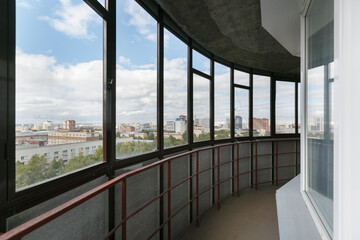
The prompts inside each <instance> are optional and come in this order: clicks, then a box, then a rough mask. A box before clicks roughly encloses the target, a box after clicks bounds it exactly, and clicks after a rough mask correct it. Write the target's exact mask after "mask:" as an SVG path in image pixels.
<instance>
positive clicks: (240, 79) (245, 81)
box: [234, 70, 250, 87]
mask: <svg viewBox="0 0 360 240" xmlns="http://www.w3.org/2000/svg"><path fill="white" fill-rule="evenodd" d="M249 79H250V74H248V73H245V72H241V71H238V70H234V83H235V84H240V85H243V86H247V87H248V86H249Z"/></svg>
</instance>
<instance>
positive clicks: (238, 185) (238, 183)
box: [236, 143, 240, 197]
mask: <svg viewBox="0 0 360 240" xmlns="http://www.w3.org/2000/svg"><path fill="white" fill-rule="evenodd" d="M236 150H237V153H236V155H237V165H236V178H237V196H238V197H239V195H240V193H239V191H240V180H239V174H240V170H239V169H240V167H239V143H238V144H236Z"/></svg>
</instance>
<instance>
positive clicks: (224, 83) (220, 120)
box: [214, 63, 231, 139]
mask: <svg viewBox="0 0 360 240" xmlns="http://www.w3.org/2000/svg"><path fill="white" fill-rule="evenodd" d="M214 77H215V139H224V138H230V128H231V126H230V68H228V67H225V66H224V65H221V64H219V63H215V76H214Z"/></svg>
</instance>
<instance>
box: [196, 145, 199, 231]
mask: <svg viewBox="0 0 360 240" xmlns="http://www.w3.org/2000/svg"><path fill="white" fill-rule="evenodd" d="M196 226H197V227H198V226H199V152H196Z"/></svg>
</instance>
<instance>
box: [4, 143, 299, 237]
mask: <svg viewBox="0 0 360 240" xmlns="http://www.w3.org/2000/svg"><path fill="white" fill-rule="evenodd" d="M282 141H287V142H289V141H293V142H295V144H297V142H299V139H298V138H295V139H269V140H257V141H244V142H235V143H229V144H222V145H217V146H211V147H205V148H201V149H196V150H193V151H188V152H185V153H182V154H178V155H176V156H172V157H169V158H166V159H163V160H160V161H157V162H155V163H152V164H149V165H147V166H144V167H142V168H139V169H136V170H133V171H130V172H128V173H124V174H122V175H120V176H118V177H115V178H113V179H112V180H110V181H108V182H106V183H104V184H101V185H100V186H98V187H96V188H94V189H92V190H90V191H88V192H86V193H84V194H82V195H80V196H78V197H76V198H74V199H72V200H70V201H68V202H66V203H64V204H62V205H60V206H58V207H56V208H54V209H52V210H50V211H48V212H46V213H44V214H42V215H40V216H38V217H36V218H34V219H32V220H30V221H28V222H26V223H24V224H22V225H20V226H18V227H16V228H14V229H12V230H10V231H9V232H7V233H5V234H3V235H0V240H9V239H20V238H22V237H24V236H26V235H27V234H29V233H31V232H32V231H34V230H36V229H38V228H39V227H41V226H43V225H45V224H46V223H49V222H50V221H52V220H54V219H55V218H57V217H59V216H61V215H63V214H64V213H66V212H68V211H70V210H71V209H73V208H75V207H77V206H79V205H81V204H82V203H84V202H86V201H88V200H90V199H92V198H93V197H95V196H97V195H98V194H100V193H102V192H104V191H106V190H108V189H109V188H111V187H114V186H115V185H116V184H119V183H121V186H122V190H121V192H122V194H121V199H122V202H121V204H122V206H121V210H122V215H121V216H122V219H121V222H120V223H118V224H117V225H116V226H115V227H114V228H113V229H112V230H111V231H110V232H109V233H108V234H107V235H106V236H105V237H104V239H109V238H110V237H111V236H112V235H113V234H114V233H115V232H116V230H118V229H119V228H120V227H121V229H122V231H121V232H122V233H121V235H122V240H126V237H127V225H126V223H127V221H128V220H129V219H130V218H132V217H134V216H135V215H137V214H138V213H139V212H141V211H142V210H144V209H145V208H146V207H148V206H149V205H151V204H152V203H154V202H155V201H157V200H159V199H160V198H162V197H164V196H165V195H167V219H166V220H165V221H164V223H163V224H161V225H160V226H159V227H158V228H157V229H156V230H155V231H154V232H153V233H152V234H151V235H150V236H149V237H148V238H147V239H151V238H153V237H154V236H155V235H156V234H158V233H159V231H160V230H161V229H163V228H164V227H165V226H166V225H167V234H168V239H171V238H172V232H171V220H172V219H173V218H174V217H175V216H176V215H177V214H179V213H180V212H181V211H182V210H184V209H185V208H186V207H187V206H189V205H190V204H192V203H193V202H194V201H195V208H196V209H195V215H196V217H195V219H194V221H193V222H192V223H190V224H189V225H188V226H187V228H186V229H185V231H183V233H185V232H186V230H187V229H188V228H190V227H191V226H192V225H193V224H194V223H196V225H197V226H199V223H200V218H201V216H203V215H204V214H205V213H207V212H208V211H209V210H210V209H211V208H212V207H213V206H217V208H218V209H220V207H221V205H220V204H221V202H222V201H224V200H225V199H226V198H228V197H230V196H232V195H235V193H236V195H237V196H239V195H240V191H242V190H244V189H247V188H250V187H255V189H257V188H258V186H259V185H262V184H267V183H275V184H277V185H278V184H279V182H280V181H287V180H290V178H289V179H279V168H289V167H296V166H297V165H298V164H297V162H296V163H295V164H290V165H282V166H279V155H291V154H298V153H299V152H298V151H297V150H296V151H295V152H282V153H279V150H278V144H279V142H282ZM264 142H272V143H274V144H275V152H273V153H270V154H258V143H264ZM243 144H253V145H254V150H255V151H254V153H253V155H252V156H251V155H250V156H245V157H241V158H240V151H239V146H240V145H243ZM227 146H234V150H235V147H236V156H235V155H234V159H232V160H230V161H226V162H221V161H220V160H221V159H220V149H221V148H223V147H227ZM212 149H216V150H217V164H216V165H214V166H211V167H209V168H207V169H204V170H201V171H200V168H199V161H200V160H199V152H203V151H206V150H212ZM296 149H299V148H297V147H296ZM192 154H195V164H196V165H195V171H196V172H195V174H192V175H191V176H188V177H187V178H185V179H183V180H182V181H180V182H179V183H177V184H175V185H172V183H171V174H172V173H171V162H172V161H173V160H175V159H179V158H181V157H184V156H189V155H192ZM265 156H274V161H275V163H274V166H272V167H266V168H258V157H265ZM253 158H254V161H255V168H254V169H252V170H249V171H245V172H242V173H240V167H239V165H240V161H243V160H246V159H248V160H249V161H253ZM235 162H236V174H233V176H231V177H228V178H225V179H222V180H221V178H220V174H221V171H220V169H221V166H223V165H227V164H232V163H234V164H235ZM164 164H167V189H165V191H163V192H162V193H160V194H159V195H158V196H156V197H155V198H153V199H151V200H150V201H148V202H147V203H146V204H144V205H143V206H141V207H139V208H138V209H137V210H135V211H134V212H132V213H131V214H129V215H128V214H127V190H126V182H127V181H126V180H127V179H128V178H130V177H131V176H135V175H137V174H139V173H142V172H145V171H147V170H149V169H152V168H155V167H159V166H161V165H164ZM271 169H274V170H275V176H274V178H275V179H274V180H272V181H266V182H258V173H259V172H260V171H265V170H271ZM212 170H217V182H216V183H215V184H214V185H212V186H210V187H208V188H207V189H205V190H203V191H202V192H200V188H199V176H200V174H202V173H205V172H208V171H212ZM247 174H253V175H254V178H255V183H254V184H249V185H248V186H246V187H243V188H240V176H242V175H247ZM296 174H297V173H295V175H296ZM194 177H195V181H196V185H195V186H196V187H195V192H196V195H195V196H194V197H193V198H192V199H190V201H188V202H187V203H186V204H185V205H183V206H182V207H181V208H180V209H178V210H177V211H176V212H174V213H172V209H171V191H172V190H173V189H175V188H176V187H178V186H180V185H182V184H183V183H185V182H187V181H189V180H190V179H193V178H194ZM233 179H234V184H235V179H236V192H231V193H230V194H228V195H227V196H224V197H223V198H221V191H220V190H221V184H223V183H225V182H227V181H230V180H233ZM215 188H216V189H217V201H216V202H215V204H213V205H212V206H210V207H209V208H208V209H207V210H206V211H204V212H203V213H202V214H200V213H199V212H200V202H199V197H200V196H202V195H203V194H204V193H206V192H208V191H210V190H212V189H215Z"/></svg>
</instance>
